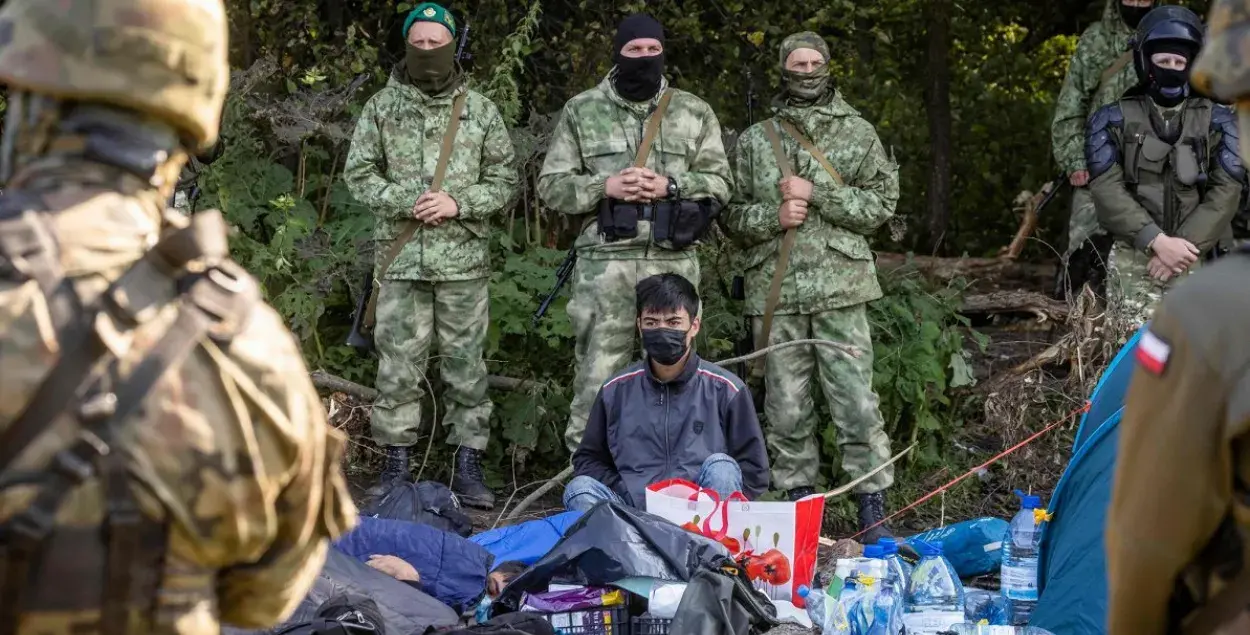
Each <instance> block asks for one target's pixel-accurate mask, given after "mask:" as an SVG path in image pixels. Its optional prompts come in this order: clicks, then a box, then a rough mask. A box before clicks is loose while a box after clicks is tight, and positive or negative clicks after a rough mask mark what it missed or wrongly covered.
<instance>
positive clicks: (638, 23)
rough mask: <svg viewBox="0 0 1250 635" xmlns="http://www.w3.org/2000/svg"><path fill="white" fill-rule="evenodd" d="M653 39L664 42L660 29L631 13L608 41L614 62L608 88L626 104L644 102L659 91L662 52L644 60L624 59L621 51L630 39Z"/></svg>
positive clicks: (648, 18) (650, 19) (641, 15)
mask: <svg viewBox="0 0 1250 635" xmlns="http://www.w3.org/2000/svg"><path fill="white" fill-rule="evenodd" d="M640 38H654V39H656V40H659V41H660V44H663V43H664V27H662V26H660V23H659V22H658V21H657V20H656V19H655V18H653V17H651V16H649V15H647V14H645V13H635V14H634V15H631V16H629V17H628V18H625V19H624V20H622V21H621V25H620V26H619V27H617V29H616V36H615V37H613V38H612V47H613V53H612V61H613V62H615V63H616V75H614V76H613V79H612V85H613V86H615V87H616V92H617V93H618V94H620V96H621V97H624V98H625V99H628V100H629V101H637V102H644V101H648V100H650V99H651V98H652V97H655V94H656V93H658V92H660V81H661V79H662V78H663V76H664V53H660V54H659V55H651V56H648V57H625V56H624V55H621V49H623V48H625V45H626V44H628V43H629V42H630V41H631V40H637V39H640Z"/></svg>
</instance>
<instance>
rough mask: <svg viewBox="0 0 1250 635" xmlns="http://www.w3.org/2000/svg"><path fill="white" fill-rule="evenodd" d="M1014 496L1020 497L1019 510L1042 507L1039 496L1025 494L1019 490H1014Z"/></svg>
mask: <svg viewBox="0 0 1250 635" xmlns="http://www.w3.org/2000/svg"><path fill="white" fill-rule="evenodd" d="M1016 496H1019V497H1020V509H1037V508H1039V507H1041V506H1042V497H1041V496H1034V495H1032V494H1025V493H1024V492H1022V491H1020V490H1016Z"/></svg>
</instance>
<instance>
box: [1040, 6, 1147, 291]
mask: <svg viewBox="0 0 1250 635" xmlns="http://www.w3.org/2000/svg"><path fill="white" fill-rule="evenodd" d="M1153 5H1154V0H1107V4H1106V5H1105V7H1104V9H1103V14H1102V19H1101V20H1099V21H1098V22H1095V23H1094V24H1092V25H1090V27H1089V28H1088V29H1086V30H1085V33H1083V34H1081V39H1080V41H1079V42H1078V43H1077V45H1076V53H1075V54H1074V55H1073V56H1072V60H1071V61H1070V62H1069V63H1068V74H1067V76H1066V77H1065V78H1064V80H1063V88H1062V89H1061V90H1060V91H1059V98H1058V99H1057V100H1056V101H1055V117H1054V120H1053V121H1052V122H1051V127H1050V135H1051V145H1052V149H1053V152H1054V155H1055V161H1056V162H1058V163H1059V167H1060V168H1061V169H1063V171H1064V172H1065V173H1067V175H1068V180H1069V182H1071V183H1072V212H1071V216H1069V218H1068V246H1067V249H1066V250H1065V251H1064V253H1063V266H1062V267H1061V268H1060V275H1061V276H1063V277H1071V280H1064V281H1062V282H1061V283H1060V285H1059V288H1058V291H1059V292H1060V293H1066V292H1067V290H1068V289H1069V286H1068V285H1069V283H1070V284H1071V287H1070V288H1071V289H1076V290H1080V288H1081V286H1082V285H1083V284H1085V283H1086V282H1090V283H1092V284H1094V285H1095V286H1097V284H1096V281H1095V280H1094V276H1093V274H1094V273H1095V272H1098V273H1099V275H1098V276H1097V277H1098V278H1101V277H1102V276H1101V274H1102V273H1105V263H1104V262H1103V260H1104V259H1105V258H1106V256H1107V244H1106V243H1108V241H1107V239H1106V231H1104V230H1103V229H1102V228H1101V227H1100V226H1099V225H1098V216H1097V213H1095V211H1094V201H1093V199H1092V198H1091V197H1090V194H1089V189H1088V188H1087V186H1088V185H1089V167H1088V166H1087V165H1086V164H1085V150H1084V149H1085V124H1086V122H1087V121H1088V120H1089V117H1090V115H1092V114H1093V113H1094V111H1096V110H1098V109H1099V108H1101V107H1103V106H1105V105H1107V104H1110V103H1112V102H1114V101H1116V100H1117V99H1119V98H1120V96H1121V95H1123V94H1124V91H1126V90H1128V89H1129V88H1132V87H1133V86H1134V85H1135V84H1136V83H1137V77H1136V75H1135V74H1134V73H1133V68H1132V62H1133V51H1132V49H1131V46H1130V44H1129V40H1130V39H1132V37H1133V29H1135V28H1137V24H1138V22H1140V21H1141V19H1142V16H1144V15H1146V13H1147V12H1149V11H1150V8H1151V6H1153Z"/></svg>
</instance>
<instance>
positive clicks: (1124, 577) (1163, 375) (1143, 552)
mask: <svg viewBox="0 0 1250 635" xmlns="http://www.w3.org/2000/svg"><path fill="white" fill-rule="evenodd" d="M1181 290H1183V287H1182V288H1181V289H1178V291H1181ZM1179 300H1181V298H1180V297H1179V296H1172V295H1169V296H1168V297H1167V298H1165V299H1164V301H1163V303H1162V304H1161V305H1160V307H1159V308H1158V310H1157V311H1156V312H1155V314H1154V318H1153V320H1152V321H1151V322H1150V324H1149V325H1148V326H1147V327H1146V328H1147V329H1148V330H1147V331H1146V332H1145V333H1143V334H1142V338H1141V339H1140V340H1139V343H1138V346H1137V352H1136V363H1137V368H1136V369H1134V371H1133V379H1132V383H1131V384H1130V385H1129V389H1128V397H1127V399H1126V402H1125V407H1124V417H1123V419H1122V420H1121V422H1120V432H1119V434H1120V437H1119V450H1118V454H1117V458H1116V468H1115V480H1114V484H1113V490H1112V500H1111V509H1110V511H1109V513H1108V516H1107V529H1106V545H1107V574H1108V581H1109V585H1110V588H1109V590H1108V595H1109V606H1108V609H1109V610H1108V622H1109V626H1110V631H1109V632H1110V633H1112V634H1113V635H1118V634H1121V633H1132V634H1134V635H1139V634H1149V633H1158V634H1159V635H1163V634H1164V633H1165V632H1166V626H1167V617H1168V614H1167V607H1168V600H1169V598H1170V597H1171V595H1172V591H1173V589H1174V585H1175V582H1176V578H1177V575H1178V574H1180V573H1181V571H1182V569H1184V568H1185V567H1186V566H1187V565H1188V564H1189V563H1190V562H1191V561H1192V559H1193V558H1194V556H1195V555H1196V554H1197V553H1198V552H1199V551H1200V550H1201V549H1202V547H1203V546H1204V545H1205V544H1206V543H1207V542H1208V541H1209V539H1210V537H1211V536H1212V535H1213V534H1214V533H1215V530H1216V528H1217V527H1218V525H1219V524H1220V521H1221V519H1222V517H1223V514H1224V512H1225V510H1226V509H1228V505H1229V502H1230V497H1231V492H1230V485H1231V481H1230V480H1229V474H1228V470H1229V466H1230V465H1231V464H1232V460H1231V457H1230V455H1229V452H1230V450H1229V444H1228V439H1227V438H1226V433H1225V430H1226V425H1225V420H1224V414H1223V411H1224V408H1225V406H1226V404H1227V403H1228V397H1229V387H1228V386H1227V385H1226V383H1225V382H1224V381H1223V377H1221V375H1220V373H1219V372H1218V370H1217V369H1216V368H1215V367H1214V366H1213V365H1212V363H1213V362H1214V361H1215V360H1211V359H1205V358H1204V353H1203V351H1201V350H1199V349H1197V348H1196V347H1195V346H1194V345H1193V343H1192V342H1191V340H1190V339H1189V334H1188V332H1187V330H1186V328H1185V327H1184V325H1183V324H1182V323H1181V322H1180V320H1178V318H1177V311H1179V310H1183V309H1184V307H1183V306H1181V303H1180V302H1179ZM1190 303H1191V304H1192V300H1190Z"/></svg>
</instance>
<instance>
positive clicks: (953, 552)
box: [903, 517, 1011, 578]
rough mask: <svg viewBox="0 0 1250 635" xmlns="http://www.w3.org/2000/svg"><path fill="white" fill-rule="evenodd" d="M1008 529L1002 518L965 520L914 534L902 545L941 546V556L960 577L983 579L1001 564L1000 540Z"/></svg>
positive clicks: (1007, 524)
mask: <svg viewBox="0 0 1250 635" xmlns="http://www.w3.org/2000/svg"><path fill="white" fill-rule="evenodd" d="M1010 526H1011V525H1010V523H1008V522H1007V521H1005V520H1003V519H1001V518H988V517H987V518H977V519H974V520H965V521H964V522H961V523H955V524H954V525H947V526H945V527H942V528H940V529H932V530H930V531H926V532H924V533H922V534H917V535H915V536H912V537H910V538H908V539H906V540H904V541H903V544H906V545H909V546H911V547H913V548H914V547H915V546H916V543H917V542H928V543H941V545H942V555H944V556H945V557H946V559H947V560H948V561H950V563H951V565H952V566H954V567H955V572H956V573H958V574H959V576H960V577H963V578H967V577H970V576H976V575H985V574H987V573H993V572H995V571H998V568H999V565H1001V564H1002V561H1003V536H1004V535H1006V533H1007V529H1008V528H1009V527H1010Z"/></svg>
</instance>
